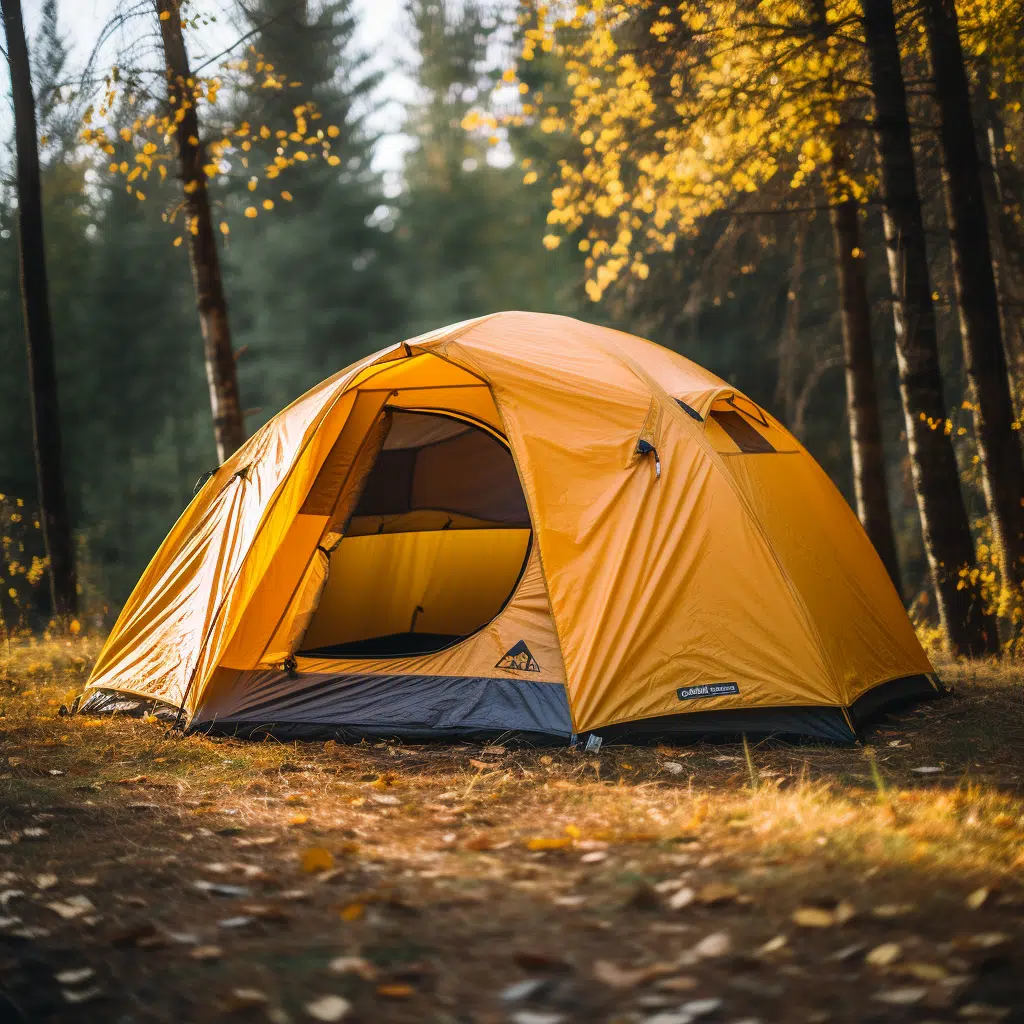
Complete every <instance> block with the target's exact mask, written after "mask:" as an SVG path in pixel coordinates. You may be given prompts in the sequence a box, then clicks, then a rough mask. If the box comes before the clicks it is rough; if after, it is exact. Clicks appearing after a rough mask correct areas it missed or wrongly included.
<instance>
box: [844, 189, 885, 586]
mask: <svg viewBox="0 0 1024 1024" xmlns="http://www.w3.org/2000/svg"><path fill="white" fill-rule="evenodd" d="M857 216H858V211H857V204H856V202H854V201H853V200H852V199H846V200H845V201H841V202H839V203H837V204H836V205H834V206H833V207H832V210H831V217H832V237H833V240H834V242H835V250H836V270H837V275H838V277H839V301H840V305H841V309H842V323H843V360H844V363H845V365H846V417H847V420H848V422H849V427H850V455H851V458H852V460H853V487H854V493H855V494H856V497H857V516H858V517H859V518H860V521H861V524H862V525H863V526H864V529H865V531H866V532H867V535H868V537H869V538H870V539H871V543H872V544H874V546H875V550H876V551H877V552H878V554H879V557H880V558H881V559H882V562H883V564H884V565H885V568H886V569H887V570H888V572H889V576H890V577H891V578H892V582H893V584H894V585H895V587H896V589H897V591H901V590H902V586H901V581H900V564H899V559H898V557H897V555H896V538H895V537H894V536H893V532H892V515H891V513H890V509H889V485H888V482H887V480H886V476H885V449H884V447H883V445H882V418H881V415H880V413H879V411H878V389H877V386H876V383H875V355H874V343H873V341H872V337H871V304H870V302H869V300H868V289H867V283H866V281H865V279H864V263H863V259H862V256H861V248H860V225H859V224H858V222H857Z"/></svg>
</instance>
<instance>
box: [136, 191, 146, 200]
mask: <svg viewBox="0 0 1024 1024" xmlns="http://www.w3.org/2000/svg"><path fill="white" fill-rule="evenodd" d="M135 198H136V199H139V200H145V198H146V193H145V192H140V191H136V193H135Z"/></svg>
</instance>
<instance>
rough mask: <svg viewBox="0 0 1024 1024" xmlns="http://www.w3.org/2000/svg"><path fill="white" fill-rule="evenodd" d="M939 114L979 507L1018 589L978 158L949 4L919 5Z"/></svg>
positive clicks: (1002, 378) (1016, 529)
mask: <svg viewBox="0 0 1024 1024" xmlns="http://www.w3.org/2000/svg"><path fill="white" fill-rule="evenodd" d="M922 10H923V14H924V23H925V30H926V34H927V37H928V52H929V56H930V58H931V66H932V78H933V82H934V87H935V98H936V100H937V102H938V107H939V137H940V140H941V144H942V145H941V149H942V171H943V174H942V180H943V186H944V188H943V191H944V193H945V197H946V219H947V222H948V224H949V234H950V239H951V242H952V256H953V283H954V286H955V288H956V298H957V307H958V309H959V313H960V337H961V340H962V342H963V350H964V367H965V370H966V372H967V382H968V386H969V388H970V391H971V393H972V396H971V397H972V398H973V399H974V429H975V433H976V435H977V445H978V456H979V462H980V465H981V480H982V488H983V490H984V492H985V505H986V507H987V509H988V515H989V522H990V524H991V527H992V541H993V547H994V549H995V553H996V557H997V559H998V563H999V568H1000V571H1001V575H1002V581H1003V585H1004V586H1008V587H1010V588H1011V590H1012V591H1013V592H1014V593H1018V592H1020V591H1021V589H1022V587H1024V505H1022V503H1021V496H1022V495H1024V456H1022V454H1021V447H1020V435H1019V434H1018V433H1017V431H1015V430H1014V429H1013V420H1014V416H1013V400H1012V398H1011V396H1010V378H1009V375H1008V372H1007V365H1006V351H1005V349H1004V347H1003V337H1002V327H1001V324H1000V320H999V296H998V294H997V292H996V279H995V274H994V272H993V266H992V244H991V241H990V238H989V232H988V218H987V216H986V212H985V194H984V190H983V187H982V168H981V159H980V158H979V156H978V148H977V144H976V142H975V138H974V118H973V115H972V112H971V93H970V86H969V84H968V82H967V71H966V69H965V68H964V56H963V52H962V50H961V47H960V33H959V28H958V25H957V17H956V10H955V9H954V7H953V0H924V2H923V4H922Z"/></svg>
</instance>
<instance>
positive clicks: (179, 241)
mask: <svg viewBox="0 0 1024 1024" xmlns="http://www.w3.org/2000/svg"><path fill="white" fill-rule="evenodd" d="M174 244H175V245H181V235H178V237H177V238H176V239H175V240H174Z"/></svg>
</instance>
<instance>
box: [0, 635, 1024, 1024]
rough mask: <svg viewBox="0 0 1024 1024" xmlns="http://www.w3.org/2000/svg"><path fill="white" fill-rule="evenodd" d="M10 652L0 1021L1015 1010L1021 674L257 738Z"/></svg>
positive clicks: (2, 794) (1019, 948) (83, 657)
mask: <svg viewBox="0 0 1024 1024" xmlns="http://www.w3.org/2000/svg"><path fill="white" fill-rule="evenodd" d="M94 650H95V645H94V643H93V642H91V641H88V640H76V641H74V642H70V643H69V642H63V643H48V644H42V643H36V644H23V645H16V646H13V647H9V648H8V649H7V651H6V653H4V652H3V650H2V649H0V994H2V995H0V1022H3V1024H7V1022H8V1021H30V1022H33V1024H34V1022H36V1021H46V1022H64V1021H68V1022H70V1021H76V1022H77V1021H97V1022H112V1024H136V1022H137V1024H142V1022H150V1021H160V1022H168V1024H170V1022H175V1024H178V1022H187V1024H192V1022H197V1024H199V1022H206V1021H232V1020H238V1021H247V1020H252V1021H268V1022H287V1021H294V1022H296V1024H299V1022H306V1021H315V1020H326V1021H331V1020H345V1021H349V1022H361V1024H365V1022H373V1021H385V1022H392V1021H393V1022H436V1024H456V1022H466V1024H469V1022H474V1024H476V1022H479V1024H485V1022H493V1024H505V1022H509V1024H558V1022H576V1021H580V1022H582V1021H587V1022H591V1021H595V1022H597V1021H601V1022H622V1024H626V1022H648V1024H689V1022H694V1021H708V1022H723V1024H727V1022H733V1024H739V1022H747V1024H749V1022H751V1021H754V1020H758V1021H762V1022H764V1024H768V1022H780V1021H781V1022H789V1021H796V1022H808V1024H810V1022H820V1024H825V1022H832V1021H835V1022H840V1021H962V1020H973V1021H997V1020H1008V1021H1009V1020H1014V1021H1024V884H1022V883H1024V671H1022V670H1021V668H1019V667H1017V668H1013V669H1010V668H1006V667H1004V668H1002V669H999V670H997V669H995V668H992V667H987V666H977V665H976V666H969V667H959V668H955V669H954V668H951V669H949V670H947V671H946V672H945V673H944V677H945V678H946V680H947V682H949V683H952V684H954V687H955V694H954V696H952V697H950V698H947V699H945V700H942V701H938V702H934V703H930V704H927V705H924V706H921V707H919V708H917V709H914V710H910V711H907V712H903V713H901V714H899V715H898V716H893V717H890V718H888V719H886V720H883V721H882V722H880V723H879V724H878V726H877V727H875V728H874V729H873V730H872V731H871V732H870V734H869V735H868V736H867V737H866V742H865V743H864V744H863V745H862V746H860V747H857V748H852V749H838V748H835V747H828V746H823V745H802V746H793V745H787V744H784V743H781V742H763V743H759V744H751V746H750V747H749V749H748V750H744V747H743V746H742V745H736V744H708V743H698V744H693V745H688V746H680V747H665V746H658V747H631V746H612V747H605V748H604V749H602V750H601V751H600V752H599V753H598V754H596V755H593V754H585V753H583V752H581V751H576V750H571V749H569V750H566V749H548V750H531V749H516V748H515V747H513V746H512V745H501V744H496V745H491V746H481V745H479V744H478V745H466V744H464V745H456V746H452V745H417V746H410V745H399V744H387V743H378V744H373V745H370V744H363V745H360V746H342V745H337V744H334V743H327V744H324V743H294V744H288V745H282V744H280V743H276V742H273V741H268V742H262V743H249V742H241V741H237V740H224V739H222V740H211V739H205V738H198V737H190V738H182V737H180V736H178V735H176V734H168V733H167V731H166V730H165V728H164V726H163V725H162V724H160V723H158V722H156V721H151V722H145V721H132V720H126V719H100V718H89V717H86V716H75V717H70V718H69V717H60V716H59V715H58V709H59V706H60V704H61V703H62V702H66V701H68V699H69V698H70V697H71V696H72V695H73V694H74V692H76V691H77V690H78V689H79V688H80V686H81V684H82V681H83V680H84V677H85V675H86V673H87V669H88V665H89V662H90V659H91V657H92V656H93V653H94Z"/></svg>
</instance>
